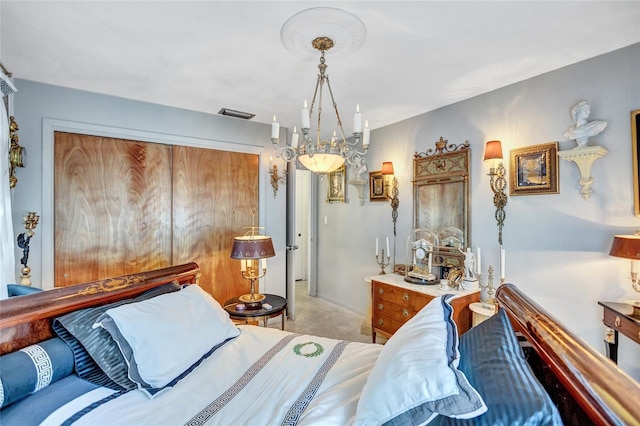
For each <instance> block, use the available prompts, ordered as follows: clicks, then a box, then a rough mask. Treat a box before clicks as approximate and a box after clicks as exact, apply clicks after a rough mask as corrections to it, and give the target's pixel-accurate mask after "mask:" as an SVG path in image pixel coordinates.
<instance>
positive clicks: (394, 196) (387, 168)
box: [381, 161, 400, 236]
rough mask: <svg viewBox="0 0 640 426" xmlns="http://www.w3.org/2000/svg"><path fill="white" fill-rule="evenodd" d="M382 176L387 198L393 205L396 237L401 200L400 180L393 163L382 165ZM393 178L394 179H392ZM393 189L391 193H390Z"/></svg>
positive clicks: (392, 217) (392, 213) (392, 216)
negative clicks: (399, 195) (396, 175)
mask: <svg viewBox="0 0 640 426" xmlns="http://www.w3.org/2000/svg"><path fill="white" fill-rule="evenodd" d="M381 174H382V176H384V177H385V187H386V189H387V197H388V198H389V202H390V203H391V219H392V220H393V235H394V236H395V235H396V224H397V222H398V206H399V205H400V199H399V198H398V193H399V191H398V179H396V177H395V176H394V175H395V173H394V171H393V163H392V162H391V161H385V162H384V163H382V173H381ZM391 177H393V179H391ZM389 187H391V191H389Z"/></svg>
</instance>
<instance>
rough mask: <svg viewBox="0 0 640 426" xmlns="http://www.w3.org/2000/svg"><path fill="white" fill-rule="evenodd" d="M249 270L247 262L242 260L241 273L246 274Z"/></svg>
mask: <svg viewBox="0 0 640 426" xmlns="http://www.w3.org/2000/svg"><path fill="white" fill-rule="evenodd" d="M246 270H247V261H246V260H244V259H240V271H242V272H245V271H246Z"/></svg>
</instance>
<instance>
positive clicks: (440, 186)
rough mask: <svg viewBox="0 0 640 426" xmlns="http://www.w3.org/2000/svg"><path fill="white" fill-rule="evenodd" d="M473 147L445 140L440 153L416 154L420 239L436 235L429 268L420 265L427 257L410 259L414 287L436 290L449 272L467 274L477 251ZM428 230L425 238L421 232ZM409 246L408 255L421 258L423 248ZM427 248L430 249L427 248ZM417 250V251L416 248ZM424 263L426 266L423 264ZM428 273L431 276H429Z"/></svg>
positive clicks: (416, 215)
mask: <svg viewBox="0 0 640 426" xmlns="http://www.w3.org/2000/svg"><path fill="white" fill-rule="evenodd" d="M470 157H471V153H470V149H469V143H468V142H466V141H465V143H463V144H459V145H455V144H449V142H448V141H447V140H445V139H443V138H442V137H441V138H440V140H439V141H437V142H436V143H435V149H433V148H430V149H428V150H427V151H426V152H421V153H416V154H415V155H414V159H413V206H414V212H413V217H414V221H413V223H414V229H415V231H414V233H413V234H414V236H415V235H419V234H420V233H422V234H424V235H433V236H434V237H433V238H431V239H430V240H429V238H421V239H420V241H422V239H426V240H428V241H427V244H426V246H427V247H429V248H430V251H431V255H430V256H428V257H427V259H429V258H430V260H428V261H427V262H428V263H425V265H426V269H425V266H424V265H420V260H421V259H420V257H423V256H422V253H418V256H417V257H416V256H415V253H412V252H410V253H408V254H409V256H410V264H409V265H408V266H409V268H407V269H408V270H415V271H416V272H415V273H413V274H411V273H410V271H407V275H406V278H409V277H410V276H412V275H413V278H414V279H413V280H409V279H408V280H407V281H411V282H418V283H422V284H432V283H435V282H438V280H439V279H442V278H447V275H448V272H449V270H451V269H452V268H457V269H458V270H461V269H463V268H464V254H463V252H464V251H465V250H466V248H467V247H471V242H470V240H469V236H470V235H471V228H470V219H469V218H470V209H469V204H470V203H469V176H470V165H469V162H470ZM419 230H422V231H424V232H418V231H419ZM411 237H412V236H410V237H409V241H408V244H407V245H408V250H411V251H414V252H415V250H416V249H415V247H418V249H417V250H419V246H420V245H421V244H420V243H418V242H415V241H410V240H411ZM422 245H423V246H424V245H425V244H424V243H422ZM412 247H413V248H412ZM423 263H424V262H423ZM423 272H428V273H426V274H425V273H423Z"/></svg>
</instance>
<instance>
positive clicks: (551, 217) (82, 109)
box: [13, 45, 640, 380]
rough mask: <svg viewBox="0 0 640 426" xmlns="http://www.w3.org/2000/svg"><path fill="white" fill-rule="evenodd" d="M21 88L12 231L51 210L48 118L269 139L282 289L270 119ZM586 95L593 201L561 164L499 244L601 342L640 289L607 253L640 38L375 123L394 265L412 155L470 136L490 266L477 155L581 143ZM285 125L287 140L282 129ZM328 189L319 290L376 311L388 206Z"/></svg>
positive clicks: (475, 197) (269, 222) (322, 207)
mask: <svg viewBox="0 0 640 426" xmlns="http://www.w3.org/2000/svg"><path fill="white" fill-rule="evenodd" d="M416 84H419V82H417V83H416ZM16 86H17V87H18V90H19V92H18V94H17V95H16V96H15V111H14V113H15V115H16V118H17V120H18V123H19V124H20V141H21V144H22V145H24V146H26V147H27V149H29V166H28V167H27V168H26V169H19V170H18V172H17V173H18V179H20V181H19V183H18V187H17V189H16V190H15V191H14V209H13V210H14V227H15V230H16V234H17V233H19V232H20V231H19V230H20V229H22V226H23V225H22V222H21V217H22V215H24V214H25V213H26V212H27V211H36V212H41V211H42V199H43V194H42V190H41V188H42V180H43V175H42V164H43V158H42V155H41V153H42V140H43V137H42V122H43V119H44V118H52V119H59V120H69V121H74V122H82V123H91V124H96V125H103V126H112V127H117V128H125V129H135V130H140V131H144V132H152V133H157V134H162V135H178V136H181V137H186V138H195V139H200V140H204V141H212V142H211V143H212V144H215V141H222V142H230V143H236V144H246V146H254V147H255V146H258V147H259V148H260V147H264V150H263V154H264V155H263V156H262V160H261V165H262V167H263V173H261V178H262V179H263V181H262V182H261V199H262V200H263V201H262V202H263V205H264V208H263V209H262V211H263V215H264V216H263V218H262V219H261V222H262V223H263V224H265V226H266V228H267V229H266V231H267V232H268V233H269V234H270V235H271V236H272V237H273V238H274V244H275V248H276V252H277V253H278V254H277V256H276V258H274V259H272V260H270V271H269V273H268V274H267V281H266V283H265V286H266V287H265V288H266V290H267V291H270V292H273V293H278V294H284V274H285V265H284V247H285V241H284V226H285V223H284V210H285V200H284V191H280V192H279V193H278V197H277V198H276V199H274V198H273V196H272V192H271V188H270V185H269V183H268V179H267V177H268V175H266V171H265V169H266V167H267V166H268V164H269V157H270V156H271V155H273V156H275V153H273V152H272V151H270V150H269V149H270V148H269V147H268V146H267V144H268V141H269V139H268V138H269V134H270V133H269V132H270V129H269V126H267V125H263V124H259V123H252V122H244V121H242V122H240V121H238V120H234V119H230V118H225V117H220V116H215V115H208V114H203V113H197V112H193V111H186V110H180V109H176V108H169V107H163V106H159V105H153V104H148V103H143V102H137V101H131V100H125V99H119V98H113V97H109V96H103V95H98V94H92V93H86V92H81V91H76V90H70V89H65V88H59V87H53V86H48V85H43V84H38V83H34V82H29V81H24V80H17V81H16ZM582 99H586V100H588V101H589V102H590V103H591V107H592V113H591V119H599V120H606V121H607V122H608V123H609V124H608V126H607V129H606V130H605V131H604V132H603V133H601V134H600V135H598V136H597V137H596V138H594V139H592V140H591V143H592V144H594V143H595V144H599V145H602V146H604V147H605V148H606V149H607V150H609V153H608V154H607V156H606V157H604V158H603V159H600V160H598V161H596V162H595V164H594V166H593V170H592V176H593V178H594V179H595V183H594V184H593V190H594V194H593V196H592V198H591V199H590V200H588V201H585V200H583V199H582V197H581V196H580V194H579V189H580V186H579V185H578V179H579V173H578V169H577V167H576V165H575V164H573V163H568V162H566V161H560V164H559V169H560V175H559V180H560V194H558V195H538V196H520V197H510V198H509V202H508V204H507V207H506V214H507V218H506V224H505V228H504V247H505V249H506V250H507V281H508V282H512V283H515V284H516V285H518V286H519V287H520V288H522V289H523V290H524V291H525V292H526V293H528V294H530V295H531V296H532V297H533V298H534V299H535V300H536V301H537V302H538V303H540V304H541V305H543V306H545V307H546V308H547V309H549V310H550V311H551V313H552V314H553V315H554V316H556V317H557V318H558V319H560V320H561V321H563V322H565V323H566V324H568V326H569V327H570V328H571V329H572V330H573V331H574V332H576V333H577V334H578V335H579V336H581V337H582V338H584V339H585V340H586V341H587V342H588V343H590V344H592V345H593V346H594V347H596V348H598V349H601V348H602V339H601V338H602V335H603V333H602V325H601V316H602V313H601V310H600V309H599V307H598V305H597V301H598V300H622V299H625V298H640V295H637V294H635V293H634V292H633V291H632V290H631V287H630V283H629V280H628V275H629V273H628V264H627V262H625V261H622V260H620V259H615V258H611V257H609V256H608V255H607V252H608V250H609V247H610V244H611V238H612V236H613V234H615V233H620V232H624V233H630V232H632V231H633V230H634V228H638V227H640V223H639V220H638V219H637V218H635V217H634V216H633V192H632V191H633V188H632V165H631V158H630V153H631V148H630V138H631V136H630V118H629V114H630V111H631V110H634V109H640V45H634V46H631V47H629V48H626V49H622V50H619V51H616V52H612V53H610V54H607V55H603V56H600V57H597V58H594V59H591V60H588V61H584V62H581V63H578V64H575V65H572V66H569V67H566V68H563V69H560V70H557V71H554V72H551V73H548V74H545V75H542V76H539V77H536V78H533V79H530V80H527V81H525V82H522V83H518V84H514V85H511V86H509V87H506V88H503V89H500V90H496V91H494V92H491V93H488V94H485V95H482V96H478V97H475V98H472V99H469V100H467V101H464V102H460V103H457V104H454V105H450V106H448V107H445V108H441V109H439V110H436V111H432V112H429V113H426V114H424V115H421V116H418V117H414V118H411V119H408V120H405V121H402V122H400V123H396V124H394V125H391V126H387V127H385V128H382V129H377V130H375V131H374V132H373V134H372V141H371V144H372V147H371V149H370V152H369V155H368V167H369V171H373V170H380V165H381V164H382V162H383V161H393V163H394V167H395V171H396V176H397V178H398V180H399V185H400V208H399V219H398V232H397V240H396V244H395V246H396V251H397V255H396V262H397V263H404V262H405V261H406V259H405V256H404V254H403V253H404V251H405V249H404V247H405V240H406V238H407V236H408V235H409V232H410V231H411V223H412V186H411V173H412V169H411V166H412V158H413V153H414V152H415V151H425V150H426V149H428V148H432V147H433V146H434V142H435V141H436V140H437V139H438V138H439V137H440V136H443V137H444V138H445V139H448V140H449V142H450V143H456V144H458V143H462V142H464V141H465V140H468V141H469V142H470V144H471V151H472V165H471V168H472V176H471V189H472V195H471V198H472V208H471V213H472V244H473V246H474V248H475V247H476V246H477V245H479V246H481V247H482V252H483V265H484V266H485V268H486V267H487V266H488V265H490V264H492V265H493V266H494V267H496V268H497V266H498V250H499V247H498V243H497V227H496V224H495V220H494V210H495V209H494V206H493V203H492V193H491V190H490V189H489V185H488V177H487V176H486V174H487V172H488V165H485V164H483V162H482V160H481V159H482V155H483V150H484V142H486V141H487V140H492V139H499V140H501V141H502V143H503V149H504V152H505V156H507V155H508V152H509V150H510V149H513V148H518V147H525V146H529V145H535V144H540V143H546V142H551V141H560V149H561V150H562V149H569V148H571V147H572V146H573V145H572V144H571V143H569V142H564V141H562V139H563V136H562V134H563V132H564V130H566V129H567V128H568V127H569V126H570V125H571V117H570V114H569V111H570V109H571V107H572V106H573V105H575V103H577V102H578V101H579V100H582ZM285 131H286V130H285V129H283V130H282V132H283V134H281V137H286V135H284V132H285ZM260 149H262V148H260ZM45 161H50V159H48V160H47V159H45ZM506 166H507V169H509V165H508V164H506ZM508 171H509V170H508ZM349 172H350V173H352V172H353V171H352V170H350V171H349ZM366 190H367V191H368V189H366ZM325 191H326V181H325V182H321V183H320V189H319V193H320V194H319V209H318V214H319V218H320V220H319V223H320V225H319V234H318V241H319V247H320V253H319V257H318V262H319V267H318V271H319V283H318V291H319V295H321V296H322V297H325V298H326V299H329V300H332V301H334V302H336V303H339V304H341V305H343V306H346V307H349V308H350V309H352V310H354V311H357V312H361V313H367V312H368V310H369V288H368V287H367V285H366V284H365V282H364V277H365V276H368V275H374V274H376V273H377V272H378V270H379V269H378V268H377V266H376V263H375V259H374V250H375V238H376V237H380V238H383V237H385V236H389V237H390V238H391V244H392V245H393V235H392V232H393V227H392V222H391V208H390V206H389V205H388V204H387V203H384V202H377V203H376V202H374V203H371V202H369V201H368V197H367V201H366V202H365V204H364V206H361V205H360V204H359V201H358V196H357V193H356V191H355V189H354V187H352V186H349V187H348V193H347V195H348V198H349V200H348V202H347V203H345V204H335V203H334V204H328V203H326V202H325V198H326V192H325ZM265 194H266V195H265ZM324 216H326V217H327V224H326V225H325V224H324V222H323V220H322V219H323V218H324ZM48 220H49V221H50V220H51V218H47V217H42V218H41V224H40V225H39V227H45V226H51V223H49V224H47V221H48ZM38 232H39V229H36V237H34V239H33V240H32V250H31V254H30V261H29V264H30V266H32V268H33V274H32V275H33V280H34V282H36V283H37V282H41V281H46V280H51V278H52V277H48V276H41V275H39V272H38V271H40V270H41V267H39V265H41V264H42V257H43V256H46V255H47V254H45V253H42V245H41V244H42V241H41V239H39V238H38V235H39V234H38ZM16 258H17V259H19V253H18V252H17V251H16ZM18 266H19V264H18ZM639 358H640V348H639V347H638V345H636V344H635V343H633V342H631V341H629V340H628V339H626V338H624V337H621V342H620V365H621V367H622V368H623V369H625V370H626V371H628V372H629V373H630V374H631V375H632V376H634V377H635V378H636V379H638V380H640V367H639V366H638V365H637V359H639Z"/></svg>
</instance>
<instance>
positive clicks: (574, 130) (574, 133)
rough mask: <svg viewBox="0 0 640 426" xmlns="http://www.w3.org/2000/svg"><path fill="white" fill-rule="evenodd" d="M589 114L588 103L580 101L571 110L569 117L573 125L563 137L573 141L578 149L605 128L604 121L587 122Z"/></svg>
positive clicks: (605, 123)
mask: <svg viewBox="0 0 640 426" xmlns="http://www.w3.org/2000/svg"><path fill="white" fill-rule="evenodd" d="M589 114H591V107H590V106H589V102H587V101H581V102H578V104H577V105H576V106H574V107H573V108H572V109H571V117H572V118H573V120H574V123H573V125H572V126H571V127H569V128H568V129H567V130H566V131H565V132H564V137H565V138H567V139H574V140H575V141H576V142H577V144H578V147H583V146H586V144H587V142H588V141H589V138H590V137H591V136H595V135H597V134H598V133H600V132H602V131H603V130H604V128H605V127H607V122H606V121H600V120H596V121H587V118H589Z"/></svg>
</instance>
